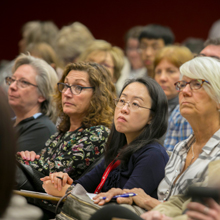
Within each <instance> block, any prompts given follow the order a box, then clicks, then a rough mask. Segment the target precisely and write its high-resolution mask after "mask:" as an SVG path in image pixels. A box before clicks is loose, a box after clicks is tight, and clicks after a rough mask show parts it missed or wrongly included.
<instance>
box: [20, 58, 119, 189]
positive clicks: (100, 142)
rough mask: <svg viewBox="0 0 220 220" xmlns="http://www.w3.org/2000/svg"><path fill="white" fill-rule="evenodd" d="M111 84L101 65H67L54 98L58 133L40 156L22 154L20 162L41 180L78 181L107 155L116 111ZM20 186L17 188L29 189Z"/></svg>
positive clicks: (108, 74) (109, 76) (32, 153)
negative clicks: (60, 175) (57, 175)
mask: <svg viewBox="0 0 220 220" xmlns="http://www.w3.org/2000/svg"><path fill="white" fill-rule="evenodd" d="M111 81H112V80H111V75H110V73H109V72H108V71H107V70H106V69H105V68H103V67H102V66H101V65H98V64H95V63H83V62H81V63H73V64H69V65H67V66H66V68H65V71H64V73H63V76H62V78H61V80H60V82H59V83H58V84H57V88H56V93H55V97H54V98H55V103H56V106H57V110H58V116H59V118H60V123H59V125H58V132H56V133H55V134H54V135H52V136H51V137H50V138H49V139H48V140H47V141H46V143H45V148H44V149H43V150H42V151H41V154H40V155H37V154H36V153H34V152H28V151H25V152H24V151H23V152H20V153H19V156H18V157H17V159H18V161H19V162H21V163H23V164H28V165H29V166H30V167H31V168H32V170H34V171H36V172H37V173H40V174H42V176H48V175H49V174H50V173H54V172H59V171H62V172H65V173H68V174H69V175H70V176H71V177H72V178H74V179H78V178H79V177H80V176H81V175H82V174H83V173H84V172H85V170H86V169H88V168H89V167H90V166H91V165H92V164H93V162H94V161H95V160H96V159H98V158H99V157H100V156H101V155H102V153H103V151H104V147H105V143H106V141H107V138H108V135H109V128H110V126H111V124H112V119H113V112H114V108H115V106H114V100H113V99H114V98H115V87H114V85H113V83H112V82H111ZM21 184H22V183H21V182H19V186H18V188H23V189H25V187H26V188H27V187H29V185H28V183H27V184H26V185H25V184H23V185H21ZM42 190H43V189H42Z"/></svg>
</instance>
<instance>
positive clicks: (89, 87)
mask: <svg viewBox="0 0 220 220" xmlns="http://www.w3.org/2000/svg"><path fill="white" fill-rule="evenodd" d="M59 85H64V87H65V86H66V87H67V89H70V91H71V93H72V94H74V95H79V94H80V93H81V92H82V90H83V89H93V90H94V89H95V87H94V86H87V87H85V86H79V85H71V86H70V85H67V84H66V83H57V87H58V90H59V91H60V92H61V93H64V92H65V91H66V90H67V89H66V90H65V91H61V90H60V89H59ZM71 87H78V88H80V92H79V93H73V91H72V89H71Z"/></svg>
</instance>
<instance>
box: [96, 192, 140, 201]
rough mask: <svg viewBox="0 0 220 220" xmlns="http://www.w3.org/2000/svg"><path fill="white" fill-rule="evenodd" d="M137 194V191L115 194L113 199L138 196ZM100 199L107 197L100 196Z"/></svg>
mask: <svg viewBox="0 0 220 220" xmlns="http://www.w3.org/2000/svg"><path fill="white" fill-rule="evenodd" d="M136 195H137V194H135V193H125V194H122V195H117V196H113V197H112V199H117V198H118V197H124V198H127V197H132V196H136ZM99 199H103V200H105V199H106V197H99Z"/></svg>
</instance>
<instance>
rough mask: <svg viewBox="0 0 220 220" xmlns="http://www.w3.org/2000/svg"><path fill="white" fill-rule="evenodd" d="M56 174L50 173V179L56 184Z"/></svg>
mask: <svg viewBox="0 0 220 220" xmlns="http://www.w3.org/2000/svg"><path fill="white" fill-rule="evenodd" d="M55 175H56V173H50V180H51V183H53V184H54V176H55Z"/></svg>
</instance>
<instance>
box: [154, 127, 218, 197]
mask: <svg viewBox="0 0 220 220" xmlns="http://www.w3.org/2000/svg"><path fill="white" fill-rule="evenodd" d="M194 141H195V137H194V135H193V134H192V135H190V137H189V138H188V139H186V140H185V141H182V142H180V143H179V144H177V145H176V146H175V148H174V150H173V153H172V155H171V157H170V159H169V161H168V163H167V165H166V167H165V177H164V179H163V180H162V181H161V182H160V184H159V187H158V191H157V192H158V199H159V200H167V199H168V198H169V197H170V196H172V195H177V194H184V193H185V191H186V189H187V187H188V186H189V185H191V184H193V183H196V182H202V181H204V179H205V178H206V176H207V169H208V165H209V163H210V162H211V161H215V160H218V159H220V129H219V130H218V131H216V132H215V134H214V135H213V136H212V137H211V138H210V139H209V141H208V142H207V143H206V144H205V146H204V147H203V148H202V152H201V153H200V155H199V157H198V158H197V159H196V160H195V161H194V163H192V164H191V165H189V166H188V167H187V169H186V170H185V171H184V172H183V173H182V174H181V175H180V176H179V178H178V179H177V181H176V182H175V184H173V182H174V181H175V179H176V178H177V176H178V175H179V174H180V173H181V171H182V170H183V168H184V165H185V160H186V156H187V153H188V151H189V149H190V146H191V144H192V143H193V142H194Z"/></svg>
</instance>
